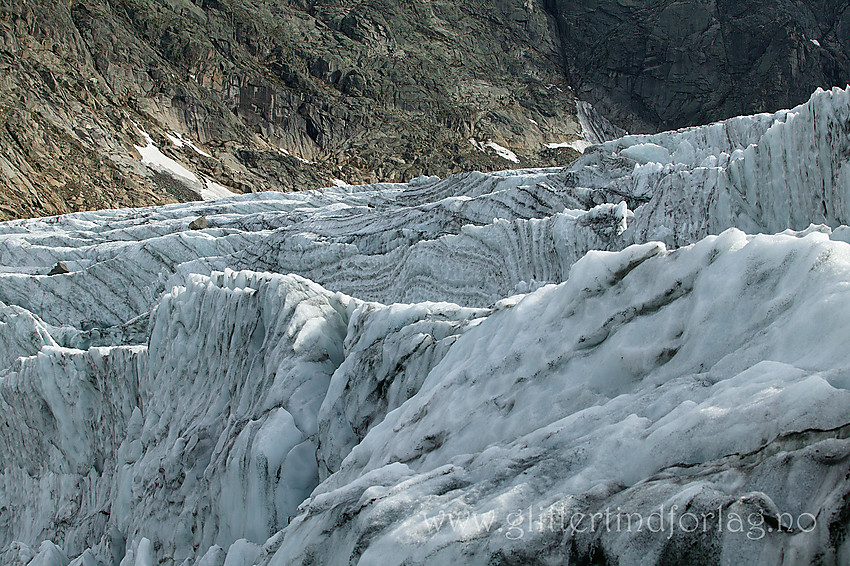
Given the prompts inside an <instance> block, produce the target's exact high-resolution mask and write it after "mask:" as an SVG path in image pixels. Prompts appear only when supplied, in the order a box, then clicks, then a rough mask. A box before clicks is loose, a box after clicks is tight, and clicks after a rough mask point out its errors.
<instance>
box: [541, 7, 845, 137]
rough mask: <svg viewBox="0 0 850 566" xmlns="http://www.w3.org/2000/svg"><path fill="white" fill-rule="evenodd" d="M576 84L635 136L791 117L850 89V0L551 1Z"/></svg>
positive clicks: (568, 67) (601, 108)
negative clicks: (831, 91)
mask: <svg viewBox="0 0 850 566" xmlns="http://www.w3.org/2000/svg"><path fill="white" fill-rule="evenodd" d="M547 8H548V9H549V10H550V12H551V13H552V14H554V15H555V18H556V19H557V22H558V26H559V30H560V31H559V33H560V37H561V44H562V48H563V54H564V60H565V61H566V65H567V71H568V77H569V80H570V82H571V83H572V86H573V87H574V88H575V89H576V92H577V94H578V96H579V97H580V98H582V99H584V100H590V101H591V102H593V103H594V104H595V105H597V107H598V108H599V109H600V110H601V111H602V113H603V114H605V115H606V116H608V117H609V118H611V119H612V120H613V121H614V122H615V123H618V124H620V125H622V126H624V127H626V128H627V129H629V130H630V131H636V132H637V131H658V130H663V129H670V128H678V127H682V126H688V125H695V124H704V123H708V122H711V121H714V120H719V119H722V118H728V117H732V116H737V115H741V114H753V113H757V112H764V111H775V110H777V109H779V108H791V107H793V106H796V105H797V104H801V103H803V102H805V101H806V100H807V99H808V97H809V96H810V95H811V93H812V92H813V91H814V90H815V89H816V88H817V87H824V88H827V87H832V86H841V87H844V86H845V85H847V84H848V82H850V2H848V1H847V0H815V1H803V0H778V1H777V0H646V1H645V0H582V1H577V0H547Z"/></svg>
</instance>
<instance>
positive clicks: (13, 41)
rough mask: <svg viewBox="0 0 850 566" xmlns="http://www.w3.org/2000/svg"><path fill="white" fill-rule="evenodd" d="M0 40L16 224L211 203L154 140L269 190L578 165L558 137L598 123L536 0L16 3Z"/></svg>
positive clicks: (3, 173) (187, 163)
mask: <svg viewBox="0 0 850 566" xmlns="http://www.w3.org/2000/svg"><path fill="white" fill-rule="evenodd" d="M0 37H2V38H3V41H2V42H0V65H2V68H3V76H2V81H3V84H2V87H3V88H2V90H0V139H2V152H0V179H2V182H0V192H1V193H2V197H3V198H2V200H0V219H8V218H12V217H16V216H35V215H46V214H55V213H61V212H68V211H71V210H81V209H88V208H102V207H114V206H138V205H141V204H156V203H161V202H167V201H173V200H175V199H178V200H186V199H189V198H193V192H191V191H190V192H189V193H187V192H186V190H185V189H186V187H185V186H184V185H185V183H181V181H182V180H183V179H185V177H183V178H181V177H180V176H179V175H177V176H176V177H177V179H176V184H175V175H173V174H170V172H169V171H168V170H167V169H166V170H163V169H162V168H156V167H154V168H150V167H144V166H142V165H140V163H139V161H140V155H139V152H138V148H137V146H146V144H150V143H153V144H154V145H155V146H156V147H158V148H159V149H161V150H162V152H163V153H165V154H167V155H168V156H169V157H170V158H173V159H174V160H176V161H179V162H180V163H181V165H182V166H184V167H186V168H187V169H189V170H191V171H193V172H194V173H195V175H196V176H197V180H198V181H203V180H204V179H211V180H213V181H215V182H216V183H218V184H220V185H223V186H226V187H228V188H229V189H230V190H232V191H234V192H254V191H262V190H268V189H278V190H302V189H306V188H315V187H318V186H328V185H330V184H331V183H332V182H333V180H334V179H341V180H343V181H346V182H353V183H354V182H367V181H373V182H374V181H378V180H381V181H396V180H409V179H410V178H413V177H415V176H418V175H421V174H438V175H445V174H448V173H451V172H457V171H463V170H473V169H482V170H493V169H504V168H506V167H508V166H511V165H514V166H515V165H516V164H530V163H534V164H546V163H551V164H555V163H563V162H564V161H566V160H568V159H569V158H570V157H571V156H572V157H574V156H575V155H577V153H576V152H575V150H574V149H569V148H552V149H550V148H547V147H546V145H545V144H546V143H556V142H570V141H573V140H576V139H578V138H580V137H581V134H582V130H581V126H580V123H579V119H578V116H577V114H578V113H577V110H576V105H575V101H574V99H573V96H572V94H571V93H570V92H569V88H568V87H567V85H566V84H565V82H564V80H563V73H562V71H561V69H562V65H561V62H560V61H561V60H560V52H559V48H558V44H557V41H555V35H554V33H553V26H552V21H551V19H550V18H549V17H548V16H547V14H546V12H545V11H544V10H543V8H542V7H541V6H540V5H538V4H536V3H526V2H524V1H520V0H508V1H504V2H499V3H494V4H490V3H481V2H477V1H474V0H468V1H464V2H460V3H457V2H430V1H429V2H423V1H414V2H405V3H397V2H389V1H384V2H382V1H372V2H362V3H358V4H356V5H351V3H349V2H341V1H321V2H305V1H298V0H286V1H266V0H254V1H251V2H236V1H230V0H221V1H218V0H203V1H201V0H198V1H196V2H191V1H189V0H169V1H156V0H120V1H111V2H107V1H105V0H85V1H82V2H81V1H73V2H38V1H31V0H26V1H23V2H20V1H17V0H16V1H10V0H3V2H2V4H0ZM141 130H144V131H146V132H147V133H149V134H150V136H151V138H152V142H148V141H147V140H146V139H145V138H144V137H143V134H142V131H141ZM175 133H176V134H179V136H178V135H176V134H175ZM167 136H171V137H172V138H174V137H177V138H180V137H185V139H187V140H189V141H192V142H193V143H194V144H195V145H196V146H197V149H198V150H195V149H193V148H192V147H191V146H185V145H184V146H183V147H178V146H177V145H175V144H174V143H173V141H172V140H171V139H170V138H169V137H167ZM501 148H505V149H501ZM506 150H508V151H506ZM189 189H192V187H191V186H190V187H189ZM197 192H198V191H197V190H195V191H194V193H197ZM195 198H196V197H195Z"/></svg>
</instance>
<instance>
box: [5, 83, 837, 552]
mask: <svg viewBox="0 0 850 566" xmlns="http://www.w3.org/2000/svg"><path fill="white" fill-rule="evenodd" d="M848 123H850V93H848V92H847V91H844V90H840V89H833V90H831V91H826V92H824V91H818V92H817V93H815V95H814V96H813V97H812V99H811V100H810V101H809V102H808V103H807V104H805V105H802V106H800V107H798V108H795V109H792V110H788V111H781V112H777V113H775V114H762V115H757V116H751V117H741V118H734V119H732V120H727V121H724V122H719V123H716V124H711V125H708V126H704V127H700V128H689V129H684V130H680V131H677V132H666V133H662V134H657V135H652V136H649V135H639V136H624V137H621V138H618V139H616V140H612V141H607V142H601V143H600V142H594V143H595V145H594V146H593V147H590V148H588V150H587V152H586V153H585V154H584V155H583V156H582V157H581V158H579V160H578V161H576V162H575V163H574V164H573V165H571V166H570V167H567V168H553V169H536V170H520V171H503V172H499V173H490V174H483V173H468V174H464V175H457V176H454V177H450V178H448V179H437V178H433V177H421V178H418V179H414V180H413V181H411V182H410V183H408V184H379V185H367V186H351V185H346V184H344V183H341V184H339V185H338V186H334V187H329V188H326V189H322V190H317V191H306V192H296V193H287V194H283V193H257V194H248V195H235V196H230V197H229V198H226V199H218V200H212V201H206V202H194V203H187V204H179V205H169V206H165V207H159V208H147V209H136V210H113V211H97V212H86V213H78V214H72V215H66V216H61V217H53V218H42V219H34V220H21V221H14V222H7V223H3V224H0V429H2V434H0V462H2V472H0V563H3V564H12V565H16V566H18V565H20V566H25V565H26V566H39V565H51V566H53V565H58V566H69V565H73V566H96V565H106V564H109V565H116V566H121V565H123V566H133V565H139V566H141V565H145V566H147V565H149V564H151V565H152V564H164V565H186V566H188V565H189V564H197V565H205V566H251V565H263V566H269V565H288V564H306V563H313V564H323V565H325V564H327V565H332V564H352V563H359V564H364V565H365V564H381V565H384V564H387V565H391V564H406V565H413V564H423V565H424V564H450V563H462V564H511V563H514V564H524V563H563V562H566V561H569V562H570V563H584V562H588V563H589V562H590V561H591V560H595V559H601V558H600V557H604V558H605V559H606V560H607V561H608V562H609V563H621V564H649V565H655V564H669V563H690V564H706V563H719V564H742V563H750V564H783V563H785V564H808V563H813V562H815V561H818V560H819V561H821V562H822V563H824V564H842V563H844V562H846V560H845V557H846V556H848V553H850V546H848V545H847V543H846V542H845V540H846V537H844V536H843V535H842V534H841V533H846V532H847V529H848V528H850V525H848V521H847V516H848V514H847V505H846V503H845V501H846V500H847V493H848V492H850V483H848V481H847V479H846V478H847V477H848V474H850V441H848V440H847V438H848V431H850V418H848V410H847V407H848V406H850V350H848V348H847V339H846V337H847V336H848V334H850V243H848V241H850V228H848V227H847V225H848V224H850V131H848V129H847V124H848ZM600 127H602V126H600ZM152 145H153V144H152V142H150V141H149V142H148V146H147V147H148V148H150V147H151V146H152ZM141 149H145V148H141ZM154 149H155V146H154ZM146 151H147V150H146ZM157 151H158V150H157ZM143 155H145V154H143ZM148 155H149V156H150V157H149V158H148V162H150V163H151V166H153V165H154V162H155V160H156V159H159V158H158V157H155V153H153V150H149V153H148ZM160 166H162V167H164V168H165V169H167V170H169V171H171V173H174V174H177V173H176V172H175V171H173V170H172V169H168V168H167V167H165V165H162V164H161V163H160ZM196 179H197V178H196ZM222 196H224V195H223V194H222ZM201 215H203V216H205V217H206V218H207V219H208V223H209V226H208V228H206V229H204V230H190V229H189V228H188V225H189V223H190V222H191V221H192V220H194V219H195V218H197V217H199V216H201ZM58 261H62V262H63V263H64V264H65V265H66V266H67V267H68V268H69V271H70V272H69V273H67V274H61V275H54V276H48V275H47V273H48V272H49V271H50V270H51V268H52V267H53V266H54V265H55V264H56V262H58ZM661 509H665V510H667V511H668V512H669V511H671V510H672V512H673V513H674V514H676V515H675V517H674V518H681V517H683V516H685V515H684V513H686V512H689V513H693V514H705V513H717V512H721V513H722V514H723V516H724V517H725V518H727V519H728V518H729V517H730V516H735V515H737V516H739V517H742V518H743V523H742V524H741V528H740V529H735V528H731V526H730V524H729V523H726V524H724V525H722V527H723V528H714V529H712V530H710V532H705V533H698V534H695V533H689V532H686V529H683V528H678V527H675V528H672V530H669V529H668V530H663V531H659V532H655V531H650V530H647V529H641V530H636V529H622V528H611V526H612V525H613V524H616V523H612V521H615V520H616V519H617V517H619V516H620V515H617V513H618V510H619V512H622V513H631V514H639V515H640V516H642V517H648V516H650V515H652V514H653V513H657V512H658V511H659V510H661ZM612 511H613V513H614V515H613V519H612V515H611V512H612ZM579 513H581V514H584V516H585V517H591V516H594V515H598V517H599V520H600V521H602V520H603V519H604V520H605V521H607V522H606V523H604V524H602V523H597V524H596V527H595V528H594V529H589V530H588V529H585V530H577V529H571V528H569V524H568V523H566V524H565V523H564V519H565V518H566V519H567V520H569V518H570V517H573V518H574V517H576V516H577V514H579ZM606 513H608V515H607V517H606ZM585 526H587V525H585ZM713 526H715V527H716V524H714V523H713ZM768 529H769V530H768Z"/></svg>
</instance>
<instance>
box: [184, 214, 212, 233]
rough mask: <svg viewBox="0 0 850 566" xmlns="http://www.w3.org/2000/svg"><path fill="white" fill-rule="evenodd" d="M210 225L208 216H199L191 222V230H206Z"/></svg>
mask: <svg viewBox="0 0 850 566" xmlns="http://www.w3.org/2000/svg"><path fill="white" fill-rule="evenodd" d="M209 227H210V223H209V222H207V217H206V216H199V217H198V218H196V219H194V220H192V221H191V222H189V230H204V229H206V228H209Z"/></svg>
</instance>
